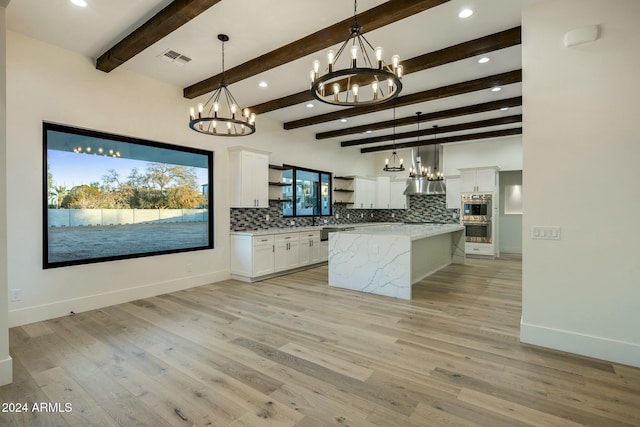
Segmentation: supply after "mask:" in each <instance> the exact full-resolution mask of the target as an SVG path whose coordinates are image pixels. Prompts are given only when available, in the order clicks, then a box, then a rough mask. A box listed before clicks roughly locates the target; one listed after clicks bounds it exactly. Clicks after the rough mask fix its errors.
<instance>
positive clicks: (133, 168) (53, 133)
mask: <svg viewBox="0 0 640 427" xmlns="http://www.w3.org/2000/svg"><path fill="white" fill-rule="evenodd" d="M43 137H44V188H45V191H44V213H43V218H44V227H43V228H44V268H52V267H61V266H68V265H75V264H87V263H92V262H101V261H112V260H118V259H125V258H135V257H141V256H151V255H161V254H169V253H175V252H185V251H194V250H202V249H211V248H213V221H212V215H211V212H213V197H212V187H213V186H212V181H213V152H211V151H204V150H198V149H194V148H187V147H180V146H175V145H169V144H164V143H160V142H154V141H147V140H141V139H137V138H131V137H126V136H121V135H112V134H108V133H104V132H97V131H90V130H86V129H78V128H73V127H69V126H64V125H59V124H53V123H46V122H45V123H44V124H43Z"/></svg>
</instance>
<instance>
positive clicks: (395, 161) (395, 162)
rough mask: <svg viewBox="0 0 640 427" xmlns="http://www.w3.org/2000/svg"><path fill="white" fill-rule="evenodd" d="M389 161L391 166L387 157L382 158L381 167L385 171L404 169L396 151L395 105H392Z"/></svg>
mask: <svg viewBox="0 0 640 427" xmlns="http://www.w3.org/2000/svg"><path fill="white" fill-rule="evenodd" d="M391 163H392V166H389V159H388V158H387V159H384V167H383V168H382V170H383V171H385V172H402V171H403V170H404V164H403V160H402V159H401V158H399V157H398V153H396V106H395V105H394V106H393V152H392V153H391Z"/></svg>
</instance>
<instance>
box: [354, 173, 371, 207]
mask: <svg viewBox="0 0 640 427" xmlns="http://www.w3.org/2000/svg"><path fill="white" fill-rule="evenodd" d="M353 187H354V188H353V189H354V196H353V200H354V204H353V208H354V209H373V208H374V207H375V203H376V181H375V180H373V179H371V178H355V179H354V183H353Z"/></svg>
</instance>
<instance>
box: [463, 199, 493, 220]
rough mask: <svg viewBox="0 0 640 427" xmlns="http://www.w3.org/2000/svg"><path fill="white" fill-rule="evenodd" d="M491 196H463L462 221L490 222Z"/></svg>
mask: <svg viewBox="0 0 640 427" xmlns="http://www.w3.org/2000/svg"><path fill="white" fill-rule="evenodd" d="M491 199H492V196H491V194H463V195H462V220H463V221H491V208H492V205H491Z"/></svg>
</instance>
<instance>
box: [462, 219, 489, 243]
mask: <svg viewBox="0 0 640 427" xmlns="http://www.w3.org/2000/svg"><path fill="white" fill-rule="evenodd" d="M462 226H463V227H464V235H465V242H470V243H491V220H489V221H462Z"/></svg>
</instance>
